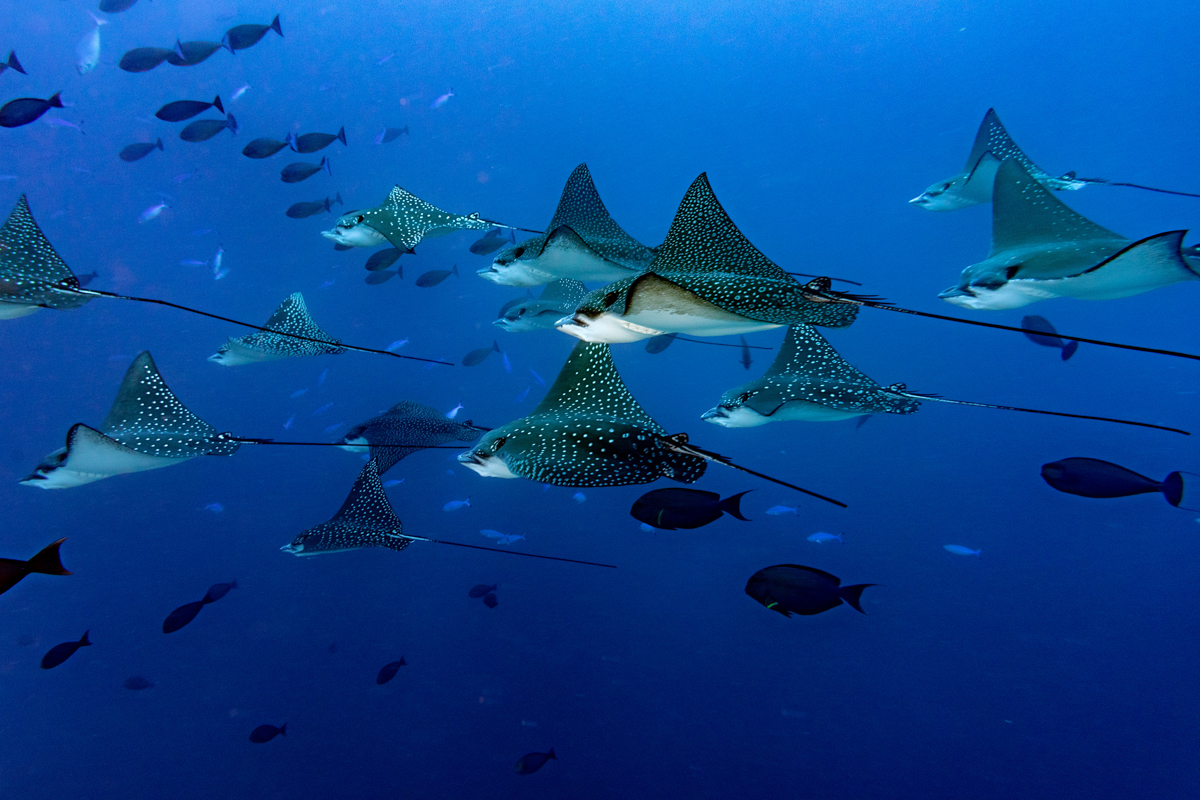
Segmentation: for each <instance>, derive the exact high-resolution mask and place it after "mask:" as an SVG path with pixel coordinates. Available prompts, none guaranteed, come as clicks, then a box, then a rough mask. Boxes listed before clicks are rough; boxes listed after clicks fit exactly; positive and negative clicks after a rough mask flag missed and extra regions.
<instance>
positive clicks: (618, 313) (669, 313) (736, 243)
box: [557, 174, 857, 343]
mask: <svg viewBox="0 0 1200 800" xmlns="http://www.w3.org/2000/svg"><path fill="white" fill-rule="evenodd" d="M856 314H857V309H855V308H854V306H853V304H850V303H839V302H826V301H824V300H822V299H819V298H814V297H813V296H812V295H810V294H809V293H807V292H806V291H805V286H804V285H801V284H800V283H799V282H797V281H796V279H795V278H792V277H791V276H790V275H788V274H787V273H786V272H784V271H783V270H782V269H780V268H779V267H778V266H777V265H775V264H774V263H772V262H771V261H770V260H768V259H767V257H766V256H764V255H763V254H762V253H760V252H759V251H758V250H757V249H756V248H755V247H754V245H752V244H751V243H750V242H749V240H747V239H746V237H745V236H743V235H742V232H741V231H739V230H738V228H737V226H736V225H735V224H734V223H733V220H731V219H730V218H729V215H728V214H726V213H725V209H724V208H722V207H721V204H720V202H718V201H717V198H716V195H714V194H713V191H712V187H711V186H710V185H709V183H708V177H707V175H703V174H702V175H700V177H698V178H696V180H695V181H694V182H693V183H692V185H691V187H690V188H689V189H688V191H687V194H686V195H685V196H684V198H683V202H682V203H680V205H679V210H678V211H677V212H676V214H675V220H674V221H673V222H672V223H671V230H670V231H669V232H668V233H667V238H666V241H664V242H663V243H662V246H661V247H659V249H658V253H657V255H656V256H655V257H654V261H653V262H652V263H651V264H650V266H649V267H648V268H647V269H646V270H645V271H644V272H641V273H639V274H637V275H634V276H631V277H628V278H623V279H621V280H619V281H617V282H615V283H612V284H609V285H608V286H605V287H604V288H602V289H598V290H596V291H594V292H592V293H591V294H589V295H588V296H587V297H585V298H584V299H583V302H582V303H580V305H579V308H577V309H576V311H575V313H574V315H573V316H569V317H565V318H563V319H562V320H559V323H558V326H557V327H558V329H559V330H560V331H563V332H564V333H569V334H570V335H572V336H575V337H577V338H579V339H582V340H584V341H587V342H614V343H615V342H636V341H638V340H640V339H647V338H649V337H651V336H659V335H661V334H664V333H687V334H691V335H693V336H729V335H736V334H739V333H750V332H751V331H759V330H767V329H769V328H778V327H781V326H783V325H798V324H802V323H807V324H813V325H823V326H826V327H831V328H844V327H847V326H848V325H850V323H852V322H853V321H854V317H855V315H856Z"/></svg>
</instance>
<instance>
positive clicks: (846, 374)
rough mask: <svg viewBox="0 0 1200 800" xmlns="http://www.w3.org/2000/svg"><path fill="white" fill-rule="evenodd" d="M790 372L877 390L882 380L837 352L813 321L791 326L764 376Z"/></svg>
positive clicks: (819, 381) (814, 378) (822, 380)
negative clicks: (862, 369)
mask: <svg viewBox="0 0 1200 800" xmlns="http://www.w3.org/2000/svg"><path fill="white" fill-rule="evenodd" d="M774 375H791V376H796V377H799V378H803V379H805V380H808V381H812V382H814V383H843V384H854V385H856V386H860V387H862V388H864V389H868V390H869V391H875V390H877V389H878V388H879V384H878V383H876V382H875V381H873V380H872V379H871V378H870V377H868V376H867V375H865V374H864V373H862V372H860V371H859V370H858V369H857V368H855V367H854V366H853V365H852V364H850V362H848V361H846V359H844V358H842V357H841V356H840V355H838V352H837V351H836V350H834V349H833V347H832V346H831V345H830V344H829V342H828V341H827V340H826V339H825V337H824V336H822V335H821V334H820V333H818V332H817V329H816V328H814V327H813V326H811V325H793V326H791V327H790V328H788V332H787V336H785V337H784V339H783V344H781V345H780V346H779V352H778V353H777V354H776V355H775V360H774V361H772V362H771V366H770V367H769V368H768V369H767V372H766V374H765V375H764V376H763V377H770V376H774Z"/></svg>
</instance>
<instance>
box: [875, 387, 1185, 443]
mask: <svg viewBox="0 0 1200 800" xmlns="http://www.w3.org/2000/svg"><path fill="white" fill-rule="evenodd" d="M887 391H890V392H892V393H894V394H898V395H901V396H903V397H909V398H912V399H913V400H931V401H933V402H935V403H952V404H954V405H956V406H975V407H976V408H998V409H1000V410H1001V411H1024V412H1025V413H1026V414H1049V415H1050V416H1052V417H1071V418H1073V419H1094V420H1096V421H1097V422H1115V423H1117V424H1118V425H1136V426H1137V427H1139V428H1154V429H1156V430H1160V431H1170V432H1171V433H1182V434H1183V435H1184V436H1191V435H1192V434H1191V433H1190V432H1188V431H1185V430H1181V429H1179V428H1168V427H1166V426H1165V425H1152V424H1150V423H1149V422H1134V421H1133V420H1128V419H1113V418H1112V417H1093V416H1091V415H1090V414H1068V413H1067V412H1065V411H1044V410H1042V409H1040V408H1020V407H1019V406H1001V405H996V404H994V403H976V402H974V401H971V400H951V399H950V398H948V397H937V396H936V395H929V394H918V393H916V392H901V391H896V390H895V389H891V390H887Z"/></svg>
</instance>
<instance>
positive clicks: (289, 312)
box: [264, 292, 340, 344]
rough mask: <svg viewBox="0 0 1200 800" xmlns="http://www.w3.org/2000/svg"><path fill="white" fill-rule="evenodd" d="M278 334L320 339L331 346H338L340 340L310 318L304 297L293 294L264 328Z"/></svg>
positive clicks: (299, 294)
mask: <svg viewBox="0 0 1200 800" xmlns="http://www.w3.org/2000/svg"><path fill="white" fill-rule="evenodd" d="M264 327H267V328H270V329H271V330H273V331H279V332H280V333H287V334H296V335H300V336H304V337H307V338H309V339H321V340H324V341H327V342H330V343H331V344H339V343H340V340H339V339H335V338H334V337H332V336H330V335H329V334H328V333H326V332H325V331H324V330H322V329H321V326H320V325H318V324H317V323H316V322H315V321H314V320H313V318H312V314H310V313H309V311H308V304H307V303H305V302H304V295H303V294H301V293H300V292H294V293H292V294H290V295H288V297H287V299H285V300H284V301H283V302H282V303H280V304H279V308H277V309H275V313H273V314H271V318H270V319H269V320H267V324H266V325H265V326H264Z"/></svg>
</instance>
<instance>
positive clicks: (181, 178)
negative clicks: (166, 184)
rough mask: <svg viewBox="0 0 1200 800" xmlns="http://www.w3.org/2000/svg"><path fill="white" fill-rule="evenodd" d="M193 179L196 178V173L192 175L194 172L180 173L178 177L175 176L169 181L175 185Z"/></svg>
mask: <svg viewBox="0 0 1200 800" xmlns="http://www.w3.org/2000/svg"><path fill="white" fill-rule="evenodd" d="M194 177H196V173H194V172H181V173H179V174H178V175H176V176H175V177H174V178H171V180H172V181H174V182H175V183H183V182H184V181H186V180H188V179H189V178H194Z"/></svg>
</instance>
